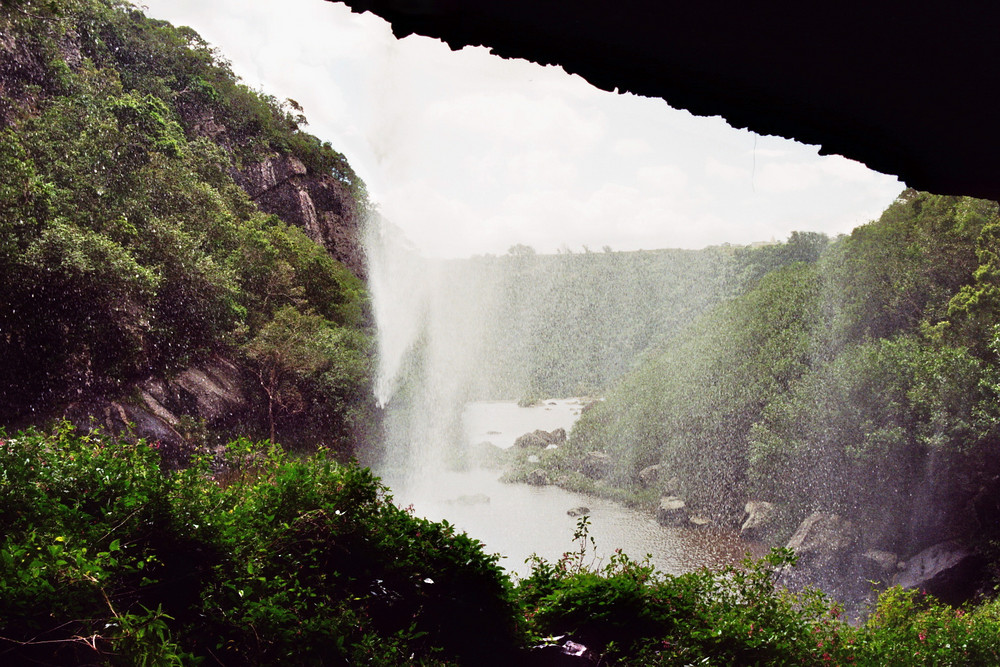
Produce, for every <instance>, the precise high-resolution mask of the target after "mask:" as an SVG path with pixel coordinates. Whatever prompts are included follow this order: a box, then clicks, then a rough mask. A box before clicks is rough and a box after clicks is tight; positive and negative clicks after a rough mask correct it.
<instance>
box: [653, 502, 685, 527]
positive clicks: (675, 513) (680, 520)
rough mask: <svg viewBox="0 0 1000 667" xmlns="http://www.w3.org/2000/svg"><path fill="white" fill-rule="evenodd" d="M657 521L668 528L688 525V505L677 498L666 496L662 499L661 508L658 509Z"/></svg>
mask: <svg viewBox="0 0 1000 667" xmlns="http://www.w3.org/2000/svg"><path fill="white" fill-rule="evenodd" d="M656 521H657V523H659V524H660V525H661V526H668V527H680V526H685V525H687V523H688V512H687V505H686V504H685V503H684V501H683V500H682V499H681V498H678V497H677V496H664V497H663V498H660V506H659V507H658V508H656Z"/></svg>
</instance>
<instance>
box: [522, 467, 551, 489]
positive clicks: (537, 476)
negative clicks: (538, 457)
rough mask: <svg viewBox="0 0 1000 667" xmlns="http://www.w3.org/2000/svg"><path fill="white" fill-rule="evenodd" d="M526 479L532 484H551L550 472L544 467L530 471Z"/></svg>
mask: <svg viewBox="0 0 1000 667" xmlns="http://www.w3.org/2000/svg"><path fill="white" fill-rule="evenodd" d="M524 481H525V482H527V483H528V484H531V485H532V486H547V485H548V484H549V474H548V473H547V472H545V470H543V469H542V468H535V469H534V470H532V471H531V472H529V473H528V476H527V477H526V478H525V480H524Z"/></svg>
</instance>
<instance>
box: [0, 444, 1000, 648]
mask: <svg viewBox="0 0 1000 667" xmlns="http://www.w3.org/2000/svg"><path fill="white" fill-rule="evenodd" d="M0 497H2V498H3V502H2V503H0V530H2V533H0V535H2V537H0V661H2V662H4V663H5V664H22V663H27V662H35V663H40V664H93V663H98V662H101V663H110V664H123V665H154V664H155V665H169V664H197V663H199V662H202V663H205V664H220V663H221V664H226V665H267V664H293V663H294V664H324V665H329V664H368V665H400V664H423V665H446V664H463V665H489V664H498V665H499V664H519V663H524V664H548V663H546V662H536V663H531V662H530V659H531V658H532V657H533V656H532V655H530V649H529V648H528V647H529V646H531V645H534V644H538V643H544V639H545V637H547V636H551V635H563V634H569V635H571V636H572V637H573V638H574V639H575V640H576V641H579V642H581V643H583V644H585V645H587V646H588V647H589V648H590V649H591V650H592V652H594V654H595V655H599V656H600V659H601V663H600V664H602V665H613V664H619V665H689V664H711V665H718V664H739V665H748V664H769V665H770V664H779V665H780V664H807V665H810V664H811V665H824V664H839V665H850V664H862V665H884V664H898V665H911V664H926V665H990V664H1000V603H998V602H996V601H993V602H987V603H984V604H981V605H979V606H977V607H973V608H970V609H967V610H966V609H955V608H952V607H949V606H947V605H943V604H941V603H939V602H937V601H935V600H934V599H933V598H930V597H928V596H925V595H922V594H920V593H917V592H914V591H902V590H899V589H891V590H889V591H887V592H885V593H883V594H882V596H881V597H880V599H879V601H878V605H877V607H876V608H875V609H874V611H873V613H872V614H871V617H870V618H869V619H868V620H867V622H866V623H864V624H863V625H861V626H858V627H852V626H850V625H848V624H847V623H845V622H843V620H842V619H841V609H840V607H839V606H838V605H836V604H833V603H831V602H830V601H829V600H828V599H826V598H825V597H824V596H823V595H822V594H820V593H819V592H817V591H805V592H802V593H799V594H792V593H789V592H787V591H785V590H783V589H782V588H781V587H780V585H779V583H780V578H778V577H775V574H774V573H775V572H776V571H780V569H781V568H785V567H790V566H792V565H793V564H794V555H793V554H792V553H791V552H788V551H787V550H776V551H773V552H772V553H771V554H770V555H769V556H768V557H766V558H764V559H761V560H759V561H746V562H745V563H743V564H742V565H741V566H739V567H730V568H725V569H723V570H721V571H715V572H712V571H708V570H698V571H695V572H690V573H686V574H682V575H677V576H671V575H664V574H661V573H658V572H656V571H655V570H654V569H653V567H652V566H651V565H649V564H648V563H647V562H645V561H643V562H637V561H633V560H631V559H629V558H628V557H627V556H625V555H624V554H621V553H618V554H616V555H615V556H614V557H612V558H611V559H610V560H609V562H608V563H607V564H606V565H603V566H595V565H593V564H591V563H588V558H589V553H590V547H591V546H592V543H593V541H592V540H591V538H590V537H589V534H588V523H587V519H586V517H585V518H584V519H582V520H581V522H580V523H579V524H578V526H577V531H576V535H575V536H574V537H575V540H576V541H577V548H576V549H575V550H574V551H572V552H570V553H568V554H567V555H566V556H565V557H564V558H562V559H561V560H559V561H557V562H555V563H551V562H548V561H546V560H544V559H540V558H536V559H534V561H533V567H532V572H531V574H530V576H528V577H527V578H525V579H524V580H522V581H519V582H518V583H517V585H516V586H514V585H513V584H512V583H511V581H510V580H509V578H508V577H507V576H505V574H504V573H503V571H502V570H501V569H500V567H499V566H498V564H497V562H498V557H497V556H490V555H486V554H485V553H484V552H483V548H482V544H481V543H479V542H477V541H475V540H473V539H471V538H469V537H468V536H466V535H464V534H460V533H457V532H456V531H455V529H454V528H453V527H452V526H450V525H449V524H447V523H435V522H431V521H427V520H424V519H419V518H416V517H414V516H412V515H411V514H410V513H409V512H407V511H406V510H403V509H400V508H398V507H396V506H394V505H393V504H392V502H391V499H390V498H389V496H388V494H387V490H386V489H385V487H384V486H382V485H381V483H380V482H379V481H378V480H377V479H376V478H375V477H373V475H372V474H371V472H369V471H368V470H366V469H362V468H359V467H357V466H355V465H350V466H342V465H339V464H337V463H335V462H334V461H332V460H331V459H330V458H329V457H327V456H325V455H324V454H323V453H322V452H321V453H319V454H317V455H315V456H312V457H310V458H305V459H296V458H292V457H289V456H288V455H286V454H283V453H282V452H281V451H280V450H278V449H277V448H276V447H273V446H270V445H268V444H267V443H262V444H254V443H250V442H248V441H237V442H235V443H232V444H231V445H230V447H229V454H228V461H227V467H226V473H225V475H224V476H219V475H217V476H215V477H214V478H213V477H212V476H211V475H210V474H209V466H208V463H207V462H205V461H196V462H194V464H193V465H192V466H191V467H190V468H188V469H186V470H183V471H179V472H173V473H169V474H168V473H165V472H164V471H162V470H160V467H159V454H158V452H157V451H156V447H155V444H154V445H148V444H146V443H144V442H142V441H139V442H127V441H122V440H116V439H110V438H106V437H104V436H101V435H99V434H91V435H80V434H77V433H74V432H72V431H71V430H70V429H69V428H68V427H66V426H60V427H57V428H55V429H54V430H53V431H51V432H49V433H43V432H41V431H28V432H24V433H19V434H17V435H16V436H14V437H6V436H3V435H2V434H0Z"/></svg>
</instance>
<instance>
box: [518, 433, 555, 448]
mask: <svg viewBox="0 0 1000 667" xmlns="http://www.w3.org/2000/svg"><path fill="white" fill-rule="evenodd" d="M548 445H549V443H548V441H546V440H545V438H542V437H541V436H539V435H538V433H537V432H536V433H525V434H524V435H522V436H521V437H520V438H518V439H517V440H515V441H514V446H515V447H518V448H521V449H527V448H530V447H534V448H536V449H545V448H546V447H548Z"/></svg>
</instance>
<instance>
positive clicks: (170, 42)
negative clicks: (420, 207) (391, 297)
mask: <svg viewBox="0 0 1000 667" xmlns="http://www.w3.org/2000/svg"><path fill="white" fill-rule="evenodd" d="M289 104H293V103H285V104H282V103H279V102H278V101H277V100H276V99H274V98H272V97H269V96H266V95H262V94H259V93H256V92H255V91H252V90H250V89H249V88H247V87H246V86H245V85H243V84H242V83H240V82H239V80H238V79H237V78H236V77H235V75H233V73H232V72H231V71H230V70H229V69H228V65H227V64H226V63H225V62H224V61H222V60H220V59H219V57H218V56H217V54H216V53H215V52H214V51H213V50H212V48H211V47H210V46H209V45H208V44H206V43H205V42H204V41H203V40H202V39H201V38H200V37H199V36H198V35H197V34H196V33H195V32H194V31H193V30H191V29H189V28H174V27H173V26H171V25H169V24H168V23H166V22H162V21H154V20H150V19H147V18H146V17H145V16H144V15H143V14H142V13H141V12H140V11H138V10H135V9H133V8H132V7H131V6H129V5H124V4H120V3H118V2H115V1H114V0H102V1H101V2H96V3H85V2H77V1H75V0H64V1H62V2H58V3H49V4H47V5H44V6H40V7H35V6H33V5H32V6H30V7H29V6H28V5H26V4H13V5H7V4H5V5H4V6H3V8H2V9H0V171H2V172H3V173H2V174H0V282H2V283H3V285H4V287H5V288H6V289H5V290H4V291H5V294H4V296H3V297H0V359H2V360H3V361H2V362H0V371H2V375H3V378H4V379H3V380H0V400H2V403H3V407H2V408H0V425H6V426H8V427H23V426H26V425H31V424H39V423H43V422H44V421H46V420H48V419H51V418H58V417H66V418H68V419H70V420H71V421H73V422H74V423H76V424H78V425H80V426H84V425H90V424H94V423H96V424H99V425H101V426H103V427H104V428H106V429H109V430H113V431H116V432H121V431H124V430H129V429H131V431H132V432H133V433H134V434H135V435H137V436H139V437H144V438H146V439H148V440H149V441H151V442H154V441H155V442H159V443H161V445H162V446H163V447H164V451H165V452H166V453H167V457H168V459H171V460H173V461H175V462H181V461H182V460H183V459H185V458H186V455H187V454H188V453H190V452H191V451H193V450H194V449H197V448H204V447H206V446H210V445H211V444H212V443H213V442H216V441H217V440H218V441H221V440H223V439H225V438H228V437H232V436H235V435H242V434H247V435H252V436H262V435H265V434H267V433H271V434H274V435H276V436H281V438H283V439H285V440H288V441H290V442H292V443H294V444H299V445H313V444H317V443H318V442H325V443H327V444H333V445H335V446H337V447H342V448H347V449H350V447H351V445H352V444H353V441H355V440H356V436H357V433H359V432H361V431H364V430H366V429H367V428H369V426H368V425H367V423H366V422H368V421H370V418H371V413H370V410H369V408H370V403H371V401H370V400H369V396H370V391H368V382H369V380H368V375H369V371H368V367H369V355H370V344H369V340H368V339H369V335H368V327H369V324H368V322H369V316H368V314H367V296H366V293H365V290H364V285H363V280H364V278H365V261H364V256H363V252H362V248H361V244H360V226H361V223H362V218H363V215H364V211H365V210H366V208H367V198H366V195H365V190H364V184H363V183H362V182H361V181H360V179H358V178H357V176H356V175H355V174H354V172H353V170H352V169H351V168H350V165H349V164H348V163H347V161H346V160H345V159H344V157H343V156H342V155H341V154H339V153H337V152H336V151H335V150H333V148H332V147H331V146H330V145H329V144H328V143H324V142H322V141H321V140H319V139H317V138H316V137H314V136H311V135H308V134H306V133H305V132H302V131H301V130H300V128H299V124H300V123H301V122H302V121H303V118H302V116H301V113H297V114H294V115H293V114H292V113H291V112H290V110H289ZM298 111H299V112H301V110H298ZM303 328H304V329H305V330H307V331H308V332H310V333H309V336H306V337H303V336H299V337H295V336H292V335H290V334H289V329H298V330H302V329H303ZM331 341H333V342H331ZM344 353H346V356H344ZM361 415H366V416H365V417H364V418H363V417H362V416H361ZM213 434H217V435H218V436H219V437H218V438H216V435H213Z"/></svg>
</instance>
